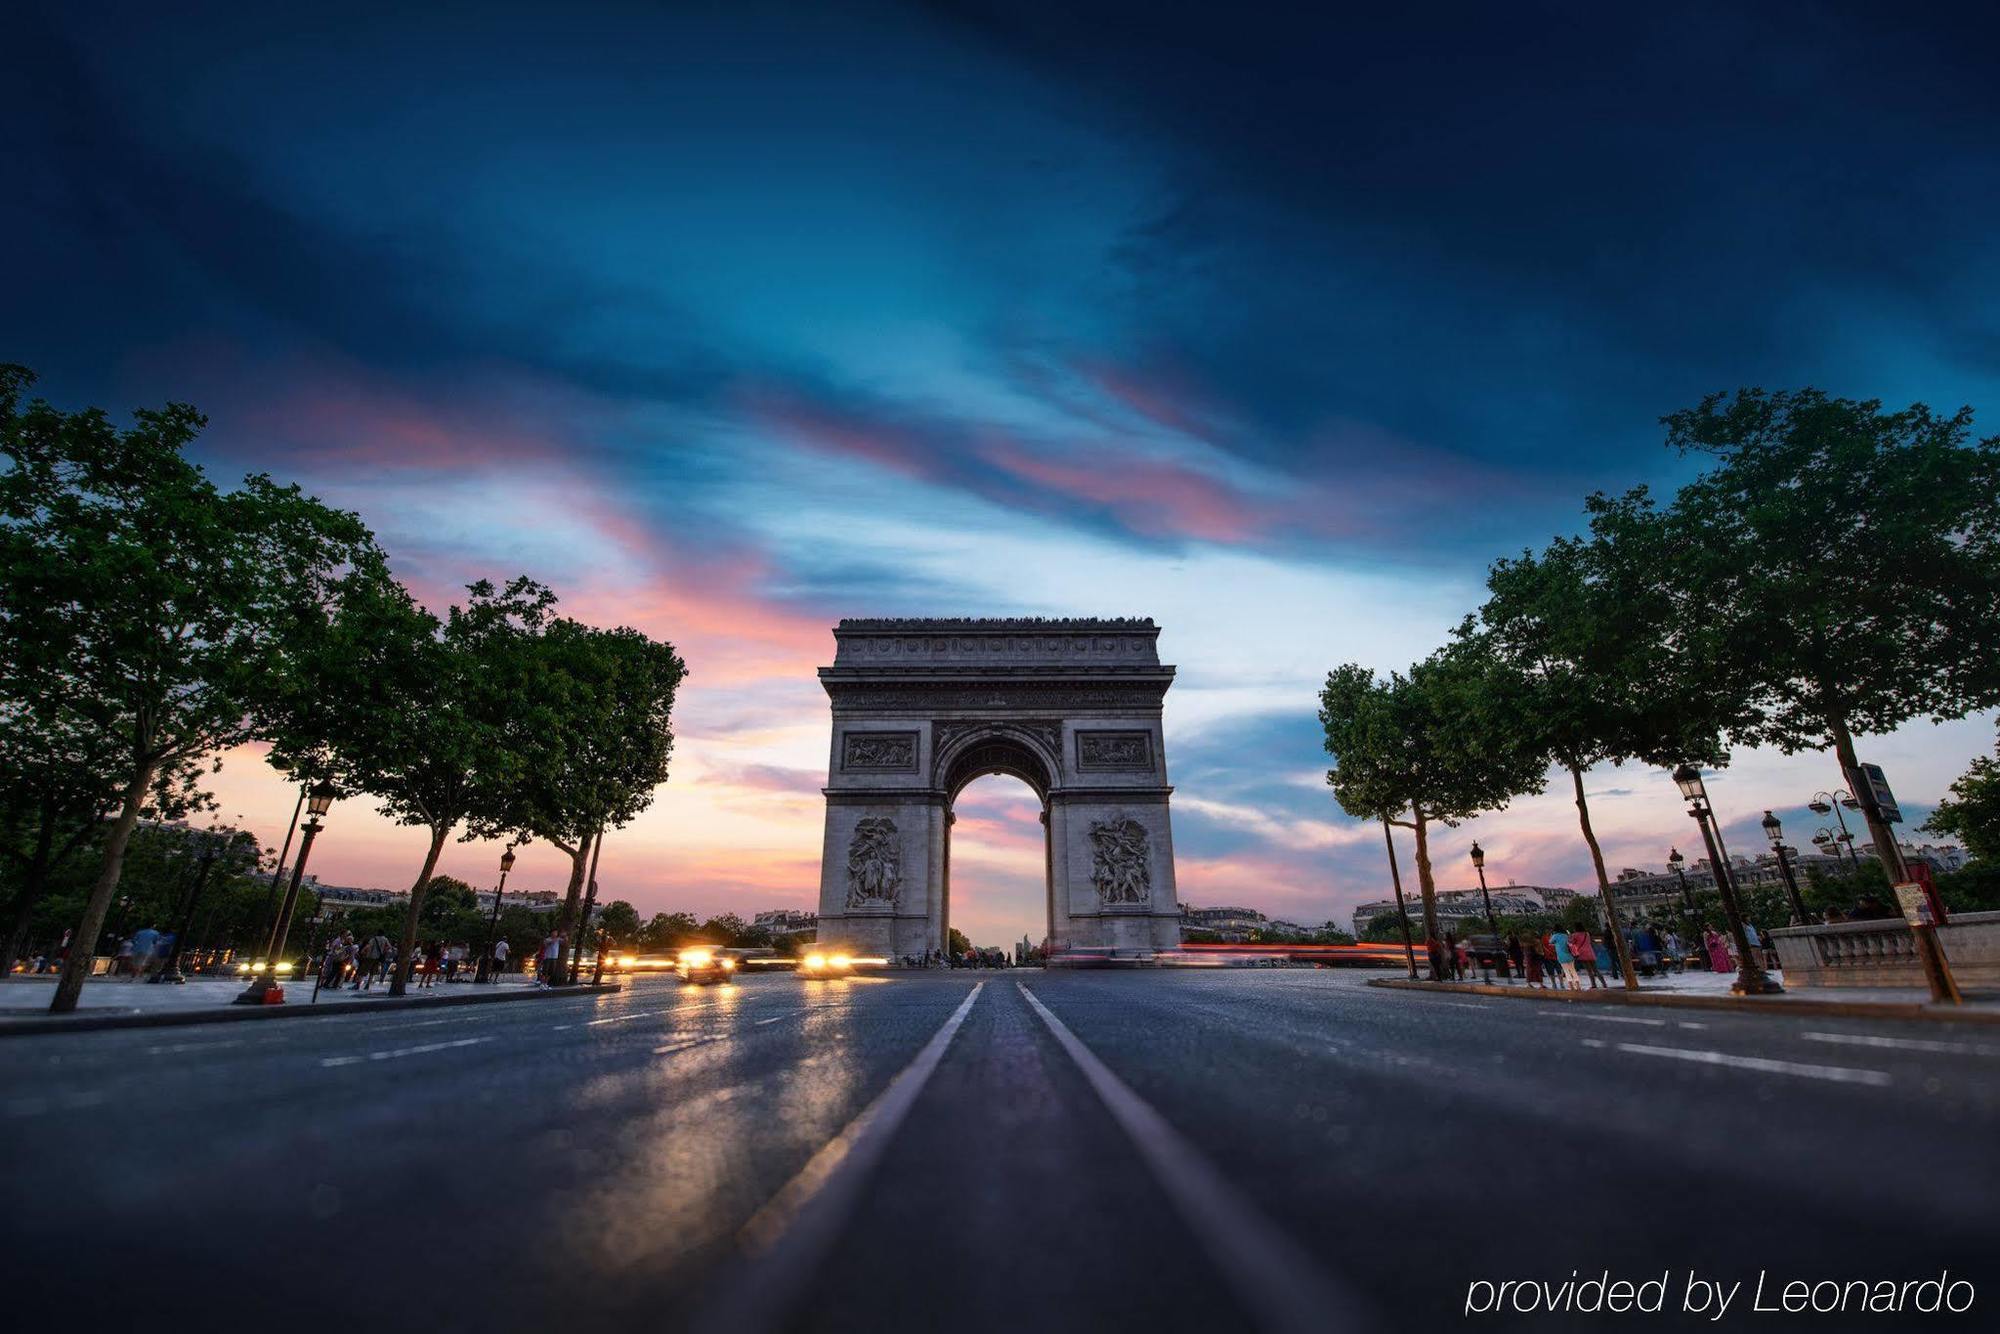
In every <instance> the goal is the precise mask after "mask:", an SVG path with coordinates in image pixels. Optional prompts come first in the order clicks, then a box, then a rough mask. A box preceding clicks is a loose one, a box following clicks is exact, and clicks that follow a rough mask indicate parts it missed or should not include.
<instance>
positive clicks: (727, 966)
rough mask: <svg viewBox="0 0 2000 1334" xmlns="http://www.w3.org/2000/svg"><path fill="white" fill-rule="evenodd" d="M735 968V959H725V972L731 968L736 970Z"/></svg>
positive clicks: (723, 962) (723, 965)
mask: <svg viewBox="0 0 2000 1334" xmlns="http://www.w3.org/2000/svg"><path fill="white" fill-rule="evenodd" d="M735 966H736V960H734V959H724V960H723V961H722V967H723V970H724V971H725V972H726V971H728V970H729V969H731V968H734V967H735Z"/></svg>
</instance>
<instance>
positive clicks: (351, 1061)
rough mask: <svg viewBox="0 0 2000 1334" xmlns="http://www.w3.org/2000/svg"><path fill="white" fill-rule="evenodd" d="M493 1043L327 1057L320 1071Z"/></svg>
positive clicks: (444, 1044) (436, 1045)
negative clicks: (364, 1062)
mask: <svg viewBox="0 0 2000 1334" xmlns="http://www.w3.org/2000/svg"><path fill="white" fill-rule="evenodd" d="M491 1041H493V1039H492V1038H490V1037H484V1038H460V1039H458V1040H457V1041H456V1042H426V1043H424V1044H423V1045H422V1046H418V1047H397V1048H394V1049H393V1050H390V1051H371V1052H369V1053H368V1054H367V1055H365V1056H362V1055H355V1056H328V1057H325V1058H323V1059H322V1060H321V1061H320V1063H319V1064H320V1069H322V1070H331V1069H334V1068H335V1067H337V1066H343V1065H359V1064H361V1063H362V1062H363V1061H393V1060H396V1059H397V1058H398V1057H402V1056H422V1055H424V1054H425V1053H427V1052H433V1051H450V1050H451V1049H452V1048H454V1047H471V1046H475V1045H477V1044H479V1043H481V1042H491Z"/></svg>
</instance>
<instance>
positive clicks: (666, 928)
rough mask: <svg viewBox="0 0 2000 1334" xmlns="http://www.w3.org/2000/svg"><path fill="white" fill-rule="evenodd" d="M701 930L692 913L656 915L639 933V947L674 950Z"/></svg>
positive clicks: (663, 913)
mask: <svg viewBox="0 0 2000 1334" xmlns="http://www.w3.org/2000/svg"><path fill="white" fill-rule="evenodd" d="M700 929H701V924H700V923H698V922H696V921H695V919H694V915H693V914H691V913H684V912H674V913H666V912H662V913H654V914H653V916H652V918H651V919H650V920H649V921H648V922H647V923H646V925H645V926H644V927H643V928H641V930H640V932H639V945H640V947H641V948H642V949H648V950H667V949H674V948H676V947H678V946H679V945H681V944H682V943H684V942H685V941H687V940H690V939H692V938H693V936H694V934H695V933H696V932H697V931H699V930H700Z"/></svg>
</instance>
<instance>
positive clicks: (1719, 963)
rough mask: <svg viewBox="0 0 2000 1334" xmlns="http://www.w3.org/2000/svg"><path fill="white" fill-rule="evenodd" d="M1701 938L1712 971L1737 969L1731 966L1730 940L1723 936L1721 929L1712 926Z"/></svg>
mask: <svg viewBox="0 0 2000 1334" xmlns="http://www.w3.org/2000/svg"><path fill="white" fill-rule="evenodd" d="M1701 939H1702V946H1703V949H1704V950H1705V951H1706V952H1707V954H1708V966H1709V968H1710V969H1711V970H1712V971H1714V972H1718V973H1730V972H1734V971H1735V970H1734V969H1733V968H1731V967H1730V966H1729V942H1728V941H1726V940H1724V939H1723V938H1722V933H1721V932H1720V931H1717V930H1716V929H1715V928H1714V927H1712V926H1711V927H1709V928H1708V930H1707V931H1706V932H1704V933H1703V934H1702V938H1701Z"/></svg>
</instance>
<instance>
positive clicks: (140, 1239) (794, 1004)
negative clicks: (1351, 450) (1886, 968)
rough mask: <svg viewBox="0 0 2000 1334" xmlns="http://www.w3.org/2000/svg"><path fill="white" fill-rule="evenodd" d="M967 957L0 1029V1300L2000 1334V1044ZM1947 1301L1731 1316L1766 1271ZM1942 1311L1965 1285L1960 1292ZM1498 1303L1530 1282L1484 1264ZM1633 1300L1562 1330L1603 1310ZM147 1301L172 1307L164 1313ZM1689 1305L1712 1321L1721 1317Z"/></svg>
mask: <svg viewBox="0 0 2000 1334" xmlns="http://www.w3.org/2000/svg"><path fill="white" fill-rule="evenodd" d="M1361 981H1362V978H1361V977H1360V976H1359V975H1356V974H1352V973H1342V972H1317V971H1241V970H1228V971H1220V970H1218V971H1208V972H1051V973H1043V972H1035V971H1019V972H978V973H964V972H961V973H949V974H947V973H921V974H888V975H885V976H881V977H868V978H856V979H852V980H845V981H828V982H809V981H804V980H801V979H798V978H794V977H790V976H784V975H773V976H763V977H754V978H750V979H747V980H746V981H744V982H743V983H742V984H740V985H735V986H728V987H714V988H706V987H683V986H681V985H679V984H678V983H676V982H673V981H672V980H668V979H648V980H644V981H641V982H638V983H637V984H635V985H634V986H632V987H631V988H629V989H628V990H627V991H625V992H624V993H622V994H620V995H617V996H613V997H572V998H564V999H556V1000H549V1001H545V1002H544V1001H537V1002H524V1003H516V1004H508V1005H497V1006H473V1007H463V1008H452V1009H449V1010H445V1011H442V1012H438V1011H430V1012H426V1011H421V1010H419V1011H398V1012H387V1013H381V1014H370V1015H356V1016H351V1017H343V1018H329V1019H313V1020H303V1021H280V1022H274V1023H251V1024H227V1025H216V1026H210V1027H196V1028H161V1029H142V1030H125V1031H112V1032H101V1033H73V1034H52V1035H48V1036H34V1037H27V1038H12V1039H6V1040H0V1182H4V1185H5V1192H6V1202H5V1210H4V1215H0V1217H4V1223H0V1229H4V1234H0V1271H4V1281H0V1310H4V1311H5V1312H6V1313H7V1315H8V1317H9V1323H10V1324H11V1325H12V1327H13V1328H21V1329H25V1328H30V1327H35V1326H38V1325H40V1324H41V1322H43V1321H44V1320H48V1319H65V1320H75V1319H78V1318H83V1319H88V1320H92V1321H105V1322H111V1323H130V1322H137V1323H138V1324H139V1325H141V1326H150V1327H154V1328H159V1327H164V1328H169V1329H175V1328H185V1327H191V1326H195V1325H199V1324H209V1325H212V1326H213V1327H215V1328H231V1329H234V1328H243V1327H246V1325H247V1324H248V1322H251V1321H259V1322H261V1321H271V1320H278V1321H284V1322H287V1323H294V1322H305V1323H309V1324H313V1325H320V1324H324V1325H325V1326H326V1327H327V1328H330V1329H346V1328H354V1329H358V1330H367V1331H380V1330H404V1329H426V1330H457V1329H474V1328H477V1329H479V1330H482V1331H510V1330H516V1329H522V1330H528V1329H533V1330H557V1329H567V1328H596V1327H604V1328H612V1329H621V1330H622V1329H628V1328H629V1329H648V1330H651V1329H663V1330H675V1329H692V1330H697V1331H708V1330H763V1329H796V1330H821V1329H826V1330H850V1329H851V1330H860V1329H868V1330H905V1329H912V1330H929V1329H949V1330H954V1331H976V1330H985V1329H1003V1328H1004V1329H1030V1330H1035V1331H1050V1330H1110V1329H1128V1328H1141V1327H1144V1328H1153V1329H1160V1328H1164V1329H1201V1330H1204V1331H1227V1330H1235V1329H1299V1330H1305V1329H1326V1330H1336V1329H1350V1330H1360V1329H1431V1328H1440V1327H1445V1326H1455V1327H1466V1326H1478V1325H1486V1326H1493V1327H1501V1328H1530V1327H1549V1326H1551V1325H1555V1326H1559V1327H1580V1326H1582V1325H1585V1324H1590V1323H1594V1322H1593V1320H1592V1318H1591V1317H1588V1316H1576V1315H1568V1316H1560V1317H1558V1318H1556V1319H1555V1320H1553V1321H1551V1320H1550V1319H1549V1317H1547V1316H1546V1315H1541V1314H1536V1315H1532V1316H1530V1315H1518V1314H1511V1313H1509V1312H1507V1311H1505V1310H1503V1311H1502V1312H1500V1313H1498V1314H1483V1315H1475V1316H1472V1317H1467V1316H1466V1315H1465V1314H1464V1311H1465V1306H1466V1303H1467V1301H1468V1294H1469V1293H1472V1294H1474V1298H1475V1304H1480V1303H1483V1302H1484V1301H1485V1294H1484V1292H1483V1291H1480V1290H1478V1289H1476V1288H1474V1287H1473V1285H1475V1284H1476V1283H1478V1282H1480V1281H1485V1282H1489V1283H1495V1284H1497V1283H1498V1282H1500V1281H1502V1280H1533V1281H1544V1280H1546V1281H1549V1282H1552V1283H1557V1284H1559V1283H1561V1282H1562V1281H1563V1280H1565V1279H1567V1278H1569V1277H1570V1276H1571V1275H1572V1273H1574V1275H1575V1276H1576V1277H1577V1278H1579V1279H1587V1278H1597V1277H1599V1276H1600V1275H1601V1274H1602V1273H1603V1272H1604V1271H1606V1270H1608V1271H1610V1274H1611V1277H1612V1278H1613V1279H1618V1278H1624V1279H1628V1280H1631V1281H1633V1282H1635V1283H1636V1282H1641V1281H1650V1280H1656V1279H1660V1278H1661V1277H1662V1276H1665V1278H1666V1279H1667V1283H1666V1284H1665V1285H1663V1287H1664V1290H1665V1296H1666V1301H1665V1305H1666V1307H1667V1311H1666V1312H1665V1313H1663V1314H1662V1315H1659V1316H1655V1317H1652V1318H1651V1320H1650V1323H1651V1324H1653V1325H1659V1324H1667V1325H1678V1324H1684V1323H1686V1324H1691V1323H1693V1322H1694V1318H1692V1317H1687V1318H1677V1317H1676V1316H1675V1315H1674V1314H1673V1313H1674V1312H1675V1311H1677V1310H1678V1309H1679V1307H1680V1305H1681V1304H1682V1302H1683V1301H1684V1299H1685V1290H1686V1285H1687V1280H1688V1276H1689V1274H1690V1273H1692V1274H1694V1275H1695V1276H1697V1277H1699V1278H1700V1279H1702V1280H1704V1281H1706V1280H1709V1279H1717V1278H1719V1279H1722V1280H1724V1281H1725V1284H1728V1283H1735V1282H1738V1281H1741V1282H1742V1283H1743V1285H1744V1286H1743V1287H1742V1288H1741V1289H1740V1290H1738V1292H1737V1295H1736V1297H1735V1304H1734V1305H1733V1306H1732V1308H1731V1310H1730V1311H1729V1313H1728V1316H1727V1317H1726V1319H1725V1320H1724V1321H1723V1322H1722V1325H1723V1327H1730V1326H1736V1325H1740V1324H1741V1323H1742V1322H1743V1321H1744V1320H1753V1321H1763V1322H1772V1321H1775V1322H1776V1323H1777V1324H1779V1325H1780V1326H1784V1325H1788V1324H1797V1325H1799V1326H1800V1327H1807V1326H1809V1327H1811V1328H1815V1329H1831V1328H1846V1327H1850V1326H1852V1327H1866V1328H1873V1329H1884V1328H1899V1327H1913V1326H1916V1325H1919V1324H1922V1325H1924V1326H1926V1327H1929V1326H1931V1325H1934V1324H1937V1323H1939V1322H1942V1323H1944V1324H1945V1325H1948V1326H1963V1327H1967V1328H1988V1329H1990V1328H1995V1327H1996V1317H1995V1314H1994V1313H1995V1312H1996V1311H2000V1258H1996V1252H2000V1135H1996V1130H2000V1115H1997V1113H2000V1031H1996V1030H1985V1029H1978V1028H1961V1027H1957V1026H1941V1025H1919V1024H1912V1023H1896V1022H1885V1021H1856V1020H1834V1019H1811V1018H1792V1017H1764V1016H1750V1017H1743V1018H1737V1017H1731V1016H1727V1015H1722V1014H1715V1013H1711V1012H1700V1011H1687V1010H1649V1009H1626V1010H1621V1011H1619V1012H1617V1013H1597V1012H1595V1011H1593V1010H1590V1009H1586V1008H1583V1007H1579V1006H1573V1005H1572V1006H1565V1005H1557V1004H1540V1003H1533V1002H1522V1001H1513V1000H1498V999H1482V998H1478V997H1470V996H1456V995H1452V996H1446V995H1419V994H1410V993H1406V992H1395V991H1383V990H1378V989H1370V988H1367V987H1364V986H1362V985H1360V983H1361ZM1945 1270H1948V1271H1950V1273H1951V1275H1952V1276H1953V1277H1963V1278H1966V1279H1968V1280H1970V1281H1971V1282H1972V1283H1973V1284H1974V1285H1975V1291H1976V1304H1975V1305H1974V1306H1973V1309H1972V1310H1971V1311H1970V1312H1968V1313H1966V1314H1964V1315H1962V1316H1957V1317H1953V1316H1950V1315H1932V1316H1924V1315H1918V1314H1913V1313H1909V1312H1907V1311H1906V1312H1905V1313H1904V1314H1901V1315H1883V1314H1877V1315H1872V1316H1867V1315H1862V1314H1859V1313H1857V1312H1855V1311H1854V1310H1853V1309H1852V1307H1850V1308H1849V1310H1848V1311H1847V1312H1846V1313H1845V1314H1842V1313H1838V1312H1836V1313H1832V1314H1821V1315H1818V1316H1801V1317H1796V1318H1793V1319H1789V1320H1788V1319H1787V1318H1786V1317H1783V1316H1780V1315H1772V1314H1761V1315H1759V1314H1753V1313H1752V1312H1750V1311H1749V1310H1748V1308H1749V1307H1750V1305H1751V1303H1752V1301H1753V1299H1754V1298H1753V1292H1752V1288H1753V1285H1754V1284H1755V1282H1756V1280H1757V1277H1758V1275H1759V1274H1760V1273H1763V1274H1765V1275H1767V1277H1766V1280H1765V1284H1766V1286H1765V1297H1764V1300H1765V1301H1766V1302H1767V1303H1770V1302H1775V1301H1776V1300H1777V1297H1776V1294H1777V1292H1778V1291H1779V1289H1781V1288H1782V1286H1783V1284H1784V1283H1786V1282H1788V1281H1791V1280H1804V1281H1806V1282H1817V1281H1819V1280H1825V1279H1833V1280H1841V1281H1847V1280H1852V1279H1866V1280H1870V1281H1871V1282H1872V1281H1879V1280H1885V1279H1887V1280H1895V1281H1897V1282H1899V1283H1900V1282H1903V1281H1905V1280H1912V1279H1924V1278H1931V1277H1935V1276H1937V1275H1938V1273H1939V1272H1940V1271H1945ZM1960 1295H1961V1297H1962V1296H1963V1293H1962V1292H1961V1294H1960ZM1514 1300H1515V1301H1516V1302H1518V1300H1519V1298H1518V1293H1517V1294H1516V1296H1515V1298H1514ZM1633 1319H1641V1320H1644V1319H1645V1317H1639V1316H1634V1315H1626V1316H1623V1317H1598V1318H1597V1320H1598V1322H1602V1323H1605V1324H1607V1325H1609V1324H1618V1325H1620V1326H1625V1325H1629V1323H1630V1321H1631V1320H1633ZM162 1322H164V1324H162ZM1710 1327H1715V1326H1713V1325H1711V1326H1710Z"/></svg>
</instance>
